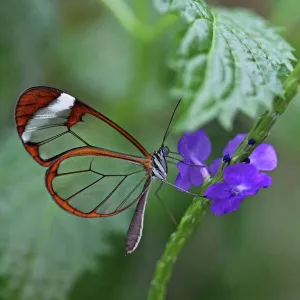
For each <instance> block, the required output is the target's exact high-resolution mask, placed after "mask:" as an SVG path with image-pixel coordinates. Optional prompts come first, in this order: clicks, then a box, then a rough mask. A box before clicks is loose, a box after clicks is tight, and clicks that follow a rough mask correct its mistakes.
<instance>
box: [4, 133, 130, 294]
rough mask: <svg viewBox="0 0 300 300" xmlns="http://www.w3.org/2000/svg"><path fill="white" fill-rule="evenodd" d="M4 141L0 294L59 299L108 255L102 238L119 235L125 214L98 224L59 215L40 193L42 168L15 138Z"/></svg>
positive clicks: (109, 248) (58, 211)
mask: <svg viewBox="0 0 300 300" xmlns="http://www.w3.org/2000/svg"><path fill="white" fill-rule="evenodd" d="M6 140H7V141H6V142H5V143H4V145H2V151H4V153H6V155H5V156H4V155H2V156H0V165H1V166H2V168H6V170H7V171H6V174H5V177H4V178H2V180H1V183H0V190H1V195H0V214H1V218H0V228H1V230H0V252H1V256H0V275H1V276H2V277H4V278H6V281H7V285H6V287H5V288H3V287H2V288H1V292H0V295H4V298H5V299H7V298H8V297H9V295H13V294H15V295H16V297H17V299H20V300H29V299H30V300H31V299H39V300H48V299H49V300H55V299H65V297H66V295H67V293H68V292H69V290H70V288H71V287H72V285H73V283H74V282H75V281H76V280H77V278H78V276H79V275H80V274H82V272H84V271H86V270H95V267H96V262H97V260H96V259H97V257H98V256H99V255H100V254H101V255H104V254H107V253H109V252H110V251H111V247H110V246H109V244H108V243H107V239H106V236H108V235H109V234H112V233H118V232H119V233H122V235H124V234H125V230H126V224H127V223H128V219H127V218H128V215H127V214H123V215H120V216H118V217H116V218H113V219H108V220H106V221H105V222H104V220H100V219H97V220H95V219H94V220H87V219H81V218H78V217H75V216H73V215H70V214H67V213H65V212H64V211H62V210H61V209H60V208H59V207H58V206H57V205H56V204H55V203H54V202H53V200H52V199H51V197H50V196H49V194H48V193H47V192H46V188H45V186H44V182H43V177H44V172H45V169H44V168H41V167H39V166H37V165H36V163H35V162H34V161H33V160H32V159H31V158H30V157H29V156H28V155H27V153H26V152H25V151H23V150H24V149H22V148H21V147H22V146H21V144H20V142H19V141H18V140H17V139H16V135H15V134H12V135H11V137H9V138H7V139H6ZM19 153H21V155H19ZM27 161H28V165H27V164H26V163H27ZM24 163H25V164H26V166H27V167H24Z"/></svg>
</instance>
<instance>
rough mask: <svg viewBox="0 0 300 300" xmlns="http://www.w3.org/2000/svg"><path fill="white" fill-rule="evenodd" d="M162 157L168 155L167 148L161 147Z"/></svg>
mask: <svg viewBox="0 0 300 300" xmlns="http://www.w3.org/2000/svg"><path fill="white" fill-rule="evenodd" d="M162 151H163V154H164V156H167V155H168V154H169V148H168V147H163V148H162Z"/></svg>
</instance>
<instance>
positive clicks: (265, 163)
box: [250, 143, 277, 171]
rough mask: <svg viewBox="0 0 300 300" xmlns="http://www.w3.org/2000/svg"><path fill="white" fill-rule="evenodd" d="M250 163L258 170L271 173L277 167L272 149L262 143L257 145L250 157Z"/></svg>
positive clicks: (274, 152)
mask: <svg viewBox="0 0 300 300" xmlns="http://www.w3.org/2000/svg"><path fill="white" fill-rule="evenodd" d="M250 163H251V164H253V165H255V166H256V168H257V169H258V170H262V171H272V170H274V169H275V168H276V167H277V156H276V151H275V149H274V147H273V146H272V145H270V144H267V143H263V144H261V145H259V146H258V147H257V148H256V149H255V150H254V151H253V153H252V154H251V156H250Z"/></svg>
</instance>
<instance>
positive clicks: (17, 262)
mask: <svg viewBox="0 0 300 300" xmlns="http://www.w3.org/2000/svg"><path fill="white" fill-rule="evenodd" d="M130 4H131V5H132V7H133V9H134V11H135V12H136V14H137V16H138V17H139V18H141V19H143V20H144V22H149V24H151V22H153V21H154V20H155V19H157V18H158V15H157V14H156V13H155V11H154V9H153V5H152V3H151V2H150V1H147V0H132V1H131V3H130ZM214 4H221V5H224V6H228V7H236V6H240V7H248V8H251V9H253V10H254V11H256V12H257V13H258V14H260V15H262V16H264V17H265V18H267V19H269V20H270V22H271V23H272V24H273V25H275V26H283V31H282V34H283V35H284V37H285V38H286V39H287V40H288V41H289V42H290V43H291V44H292V46H293V47H295V55H296V57H299V56H300V55H299V54H300V35H299V29H300V17H299V11H300V1H299V0H252V1H246V0H223V1H218V2H216V1H214ZM172 45H174V40H173V39H172V31H171V30H170V31H168V33H166V34H165V35H163V36H162V37H161V38H159V39H158V40H156V42H155V43H153V44H150V45H149V44H144V43H142V42H140V41H137V40H134V39H133V38H132V37H130V36H129V35H128V33H127V32H126V31H125V30H124V29H123V28H122V27H121V26H120V24H119V23H118V22H117V21H116V20H115V18H114V17H113V16H112V15H111V13H110V11H109V10H108V9H107V8H106V7H104V6H103V5H101V3H100V1H99V2H98V1H96V0H86V1H71V0H57V1H48V0H27V1H17V0H10V1H9V0H2V1H1V8H0V66H1V72H0V76H1V77H0V78H1V89H0V125H1V127H0V138H1V139H0V140H1V144H0V147H1V148H0V151H1V152H0V153H1V155H0V191H1V193H0V297H1V299H8V300H10V299H16V300H19V299H20V300H23V299H24V300H27V299H32V300H46V299H49V300H52V299H72V300H79V299H91V300H93V299H106V300H115V299H118V300H120V299H122V300H127V299H137V300H143V299H145V298H146V294H147V290H148V287H149V283H150V280H151V277H152V274H153V271H154V268H155V264H156V261H157V259H158V258H159V257H160V255H161V253H162V251H163V249H164V245H165V243H166V241H167V239H168V237H169V236H170V234H171V232H172V231H173V230H174V225H173V224H172V222H171V220H170V218H169V217H168V215H167V214H166V212H165V211H164V210H163V209H162V207H161V205H160V203H159V202H158V200H157V199H156V198H155V197H154V195H153V190H154V189H155V188H153V189H152V192H151V194H150V197H149V202H148V208H147V211H146V216H145V226H144V234H143V238H142V241H141V244H140V246H139V248H138V249H137V251H136V252H135V253H134V254H133V255H131V256H127V257H125V255H124V238H125V233H126V231H127V227H128V224H129V221H130V217H131V213H130V212H129V213H124V214H121V215H119V216H115V217H113V218H107V219H101V220H100V219H95V220H86V219H80V218H77V217H75V216H72V215H69V214H67V213H65V212H63V211H61V210H60V209H59V208H58V206H57V205H56V204H55V203H54V202H53V200H52V199H51V197H50V196H49V195H48V194H47V192H46V189H45V187H44V177H43V176H44V172H45V169H43V168H42V167H40V166H39V165H38V164H36V163H35V162H34V161H33V160H32V158H31V157H30V156H29V155H28V154H27V153H26V151H25V150H24V149H23V146H22V145H21V142H20V140H19V138H18V136H17V133H16V130H15V128H14V119H13V110H14V106H15V102H16V100H17V98H18V96H19V94H20V93H21V92H22V91H23V90H24V89H25V88H28V87H30V86H34V85H48V86H54V87H57V88H60V89H63V90H66V91H68V92H70V93H71V94H72V95H74V96H76V97H78V98H80V99H82V100H84V101H85V102H86V103H87V104H89V105H91V106H93V107H95V108H96V109H98V110H99V111H101V112H102V113H104V114H105V115H107V116H109V117H110V118H112V119H113V120H115V121H116V122H118V124H120V125H121V126H123V127H124V128H126V129H127V130H128V131H129V132H130V133H132V134H133V135H134V136H135V137H136V138H137V139H138V140H139V141H140V142H141V143H142V144H143V145H144V146H145V147H146V149H148V150H149V151H150V152H152V151H154V150H156V149H157V148H158V147H159V145H160V142H161V138H162V136H163V133H164V130H165V128H166V124H167V122H168V120H169V117H170V115H171V112H172V110H173V108H174V106H175V104H176V102H175V101H172V99H171V98H170V96H169V95H168V89H169V88H170V86H172V82H173V80H174V74H173V73H172V71H170V70H169V69H168V68H167V66H166V63H165V62H166V59H167V57H168V54H169V53H170V52H171V51H172ZM299 113H300V99H299V101H294V103H293V104H291V107H290V108H289V109H288V110H287V112H286V113H285V114H284V115H283V116H282V117H281V118H280V120H279V122H278V123H277V124H276V126H275V128H274V130H273V131H272V134H271V135H270V137H269V138H268V141H269V142H272V143H273V144H274V145H275V146H276V149H277V153H278V157H279V165H278V168H277V170H276V171H274V172H273V173H272V176H273V179H274V183H273V186H272V188H270V189H268V190H263V191H260V193H259V195H258V196H255V197H251V198H247V201H245V202H244V203H243V205H242V207H241V209H240V210H239V211H237V212H235V213H233V214H230V215H227V216H222V217H217V216H213V215H212V214H211V213H208V214H207V216H206V217H205V219H204V222H203V223H202V224H201V225H200V226H199V228H198V230H197V232H196V234H195V235H194V236H193V238H192V240H191V241H190V243H189V244H188V246H187V247H185V248H184V250H183V252H182V254H181V255H180V257H179V260H178V262H177V264H176V265H175V269H174V273H173V277H172V279H171V281H170V284H169V287H168V295H167V299H172V300H181V299H189V300H196V299H205V300H212V299H223V300H227V299H228V300H229V299H230V300H248V299H249V300H250V299H251V300H252V299H257V300H260V299H263V300H269V299H272V300H283V299H289V300H292V299H300V285H299V283H300V271H299V270H300V238H299V232H300V201H299V199H300V185H299V179H298V178H299V167H300V156H299V150H300V136H299V126H300V118H299ZM251 124H252V120H249V119H248V118H245V117H244V116H243V115H239V116H238V118H237V119H236V122H235V127H234V130H233V132H226V131H224V130H223V129H222V128H221V127H220V126H219V125H218V124H217V123H210V124H207V126H206V127H205V129H206V131H207V133H208V134H209V136H210V137H211V140H212V143H213V154H212V158H213V157H217V156H219V155H220V153H221V151H222V148H223V147H224V146H225V144H226V142H227V141H228V139H230V138H232V137H233V136H234V135H235V133H237V132H247V130H249V128H250V127H251ZM179 138H180V134H176V133H174V134H172V135H171V137H170V138H169V140H168V143H169V145H173V148H174V145H176V141H177V140H178V139H179ZM171 168H172V171H171V174H170V181H173V180H174V177H175V175H176V168H173V167H171ZM161 196H162V198H163V200H164V202H165V203H166V204H167V206H168V207H169V209H170V210H171V211H172V212H173V213H174V215H175V216H176V218H177V219H180V216H181V215H182V214H183V213H184V211H185V208H186V207H187V206H188V205H189V203H190V201H191V198H190V197H188V196H186V195H183V194H182V193H180V192H178V191H177V190H174V189H172V188H169V187H167V186H166V187H164V188H163V191H162V193H161Z"/></svg>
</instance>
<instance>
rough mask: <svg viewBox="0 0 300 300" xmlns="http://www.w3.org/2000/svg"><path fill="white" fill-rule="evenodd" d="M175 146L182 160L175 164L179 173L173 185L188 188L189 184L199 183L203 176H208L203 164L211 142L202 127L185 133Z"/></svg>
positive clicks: (197, 184)
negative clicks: (193, 131)
mask: <svg viewBox="0 0 300 300" xmlns="http://www.w3.org/2000/svg"><path fill="white" fill-rule="evenodd" d="M177 148H178V152H179V154H180V155H181V156H182V157H183V162H179V163H178V164H177V167H178V169H179V173H178V175H177V178H176V180H175V185H176V186H178V187H180V188H181V189H184V190H189V189H190V187H191V185H195V186H199V185H201V184H202V183H203V181H204V178H205V177H207V176H209V173H208V170H207V167H206V166H205V164H204V161H205V160H206V159H207V158H208V156H209V155H210V152H211V143H210V140H209V138H208V136H207V135H206V133H205V132H204V130H203V129H200V130H199V131H197V132H195V133H185V134H184V135H183V137H182V138H181V139H180V140H179V142H178V146H177ZM188 164H193V165H197V166H190V165H188ZM201 166H202V167H201Z"/></svg>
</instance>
